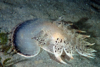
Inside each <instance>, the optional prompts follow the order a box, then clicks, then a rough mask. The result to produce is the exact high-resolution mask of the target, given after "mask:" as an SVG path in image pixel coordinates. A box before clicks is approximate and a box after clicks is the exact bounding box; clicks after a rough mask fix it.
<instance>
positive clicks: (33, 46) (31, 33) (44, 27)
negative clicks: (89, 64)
mask: <svg viewBox="0 0 100 67" xmlns="http://www.w3.org/2000/svg"><path fill="white" fill-rule="evenodd" d="M72 26H73V23H70V22H66V21H60V20H57V21H50V20H45V19H39V18H38V19H33V20H28V21H25V22H23V23H21V24H19V25H17V26H16V27H15V29H14V30H13V33H12V39H11V40H12V44H13V46H14V48H15V50H16V51H17V52H18V54H20V55H22V56H24V57H34V56H36V55H37V54H39V52H40V48H42V49H44V50H45V51H47V52H49V53H51V54H54V56H55V57H56V58H57V59H58V60H59V61H60V62H61V63H63V64H67V63H66V62H65V61H64V60H62V58H61V57H62V55H63V54H65V55H66V56H67V57H68V58H70V59H73V56H74V53H75V52H77V53H78V54H80V55H82V56H85V57H88V58H93V57H94V56H95V54H94V52H96V51H95V50H94V49H91V48H89V47H86V46H87V45H88V46H91V45H94V43H93V44H91V43H89V42H87V41H85V39H86V38H87V37H89V36H88V35H82V34H81V33H83V32H84V31H80V30H77V29H73V28H72Z"/></svg>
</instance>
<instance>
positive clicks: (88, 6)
mask: <svg viewBox="0 0 100 67" xmlns="http://www.w3.org/2000/svg"><path fill="white" fill-rule="evenodd" d="M60 16H62V17H63V19H64V20H65V21H71V22H74V23H75V22H78V21H79V20H80V22H79V23H76V24H79V25H78V26H79V27H80V28H81V29H83V30H86V31H88V32H89V34H90V35H91V39H90V42H95V43H96V44H95V46H94V47H93V48H94V49H96V50H97V51H98V52H97V53H96V57H95V58H94V59H89V58H85V57H82V56H74V59H73V60H70V61H69V62H68V63H70V64H71V65H72V66H73V67H100V1H99V0H98V2H97V0H0V28H1V31H2V32H4V31H5V32H10V31H11V30H12V29H13V28H14V27H15V26H16V25H17V24H19V23H21V22H23V21H26V20H30V19H34V18H43V19H57V18H59V17H60ZM86 19H87V20H86ZM84 20H85V21H84ZM0 56H1V57H2V58H3V59H5V58H7V57H11V58H12V60H14V62H17V61H18V59H20V60H22V61H19V62H17V63H14V65H13V67H72V66H69V65H64V64H60V63H58V62H56V61H54V60H53V59H51V58H50V56H49V55H48V53H47V52H46V51H44V50H43V51H42V52H41V53H40V54H39V55H37V56H36V57H33V58H29V59H26V58H24V57H21V56H19V55H17V54H16V55H14V56H10V55H9V56H4V55H3V54H2V53H1V52H0ZM25 59H26V60H25Z"/></svg>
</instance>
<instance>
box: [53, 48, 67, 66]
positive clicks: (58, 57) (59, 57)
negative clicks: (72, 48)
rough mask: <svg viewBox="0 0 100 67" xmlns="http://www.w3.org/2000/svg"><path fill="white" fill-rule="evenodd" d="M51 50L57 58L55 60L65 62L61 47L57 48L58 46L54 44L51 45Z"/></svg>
mask: <svg viewBox="0 0 100 67" xmlns="http://www.w3.org/2000/svg"><path fill="white" fill-rule="evenodd" d="M53 51H54V55H55V57H56V58H57V60H58V61H59V62H61V63H63V64H67V63H66V62H65V61H63V60H62V58H61V55H62V52H63V49H61V50H58V48H57V47H56V46H53Z"/></svg>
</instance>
